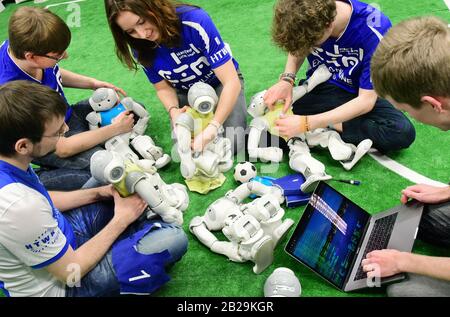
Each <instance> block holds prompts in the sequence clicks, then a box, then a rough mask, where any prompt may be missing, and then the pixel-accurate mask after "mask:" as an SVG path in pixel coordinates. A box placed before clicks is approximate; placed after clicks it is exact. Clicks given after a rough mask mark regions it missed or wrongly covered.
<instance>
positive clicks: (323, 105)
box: [293, 83, 416, 153]
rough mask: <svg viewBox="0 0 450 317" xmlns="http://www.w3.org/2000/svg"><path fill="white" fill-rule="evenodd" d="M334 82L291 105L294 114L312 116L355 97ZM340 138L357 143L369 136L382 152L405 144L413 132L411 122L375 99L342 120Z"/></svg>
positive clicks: (375, 146) (387, 103)
mask: <svg viewBox="0 0 450 317" xmlns="http://www.w3.org/2000/svg"><path fill="white" fill-rule="evenodd" d="M356 97H357V95H356V94H352V93H350V92H348V91H346V90H344V89H342V88H340V87H338V86H336V85H333V84H330V83H323V84H320V85H318V86H317V87H316V88H314V90H312V91H311V92H309V93H308V94H306V95H305V96H303V97H302V98H300V99H299V100H297V101H296V102H295V103H294V104H293V112H294V113H295V114H297V115H314V114H319V113H323V112H326V111H329V110H332V109H335V108H337V107H339V106H341V105H343V104H345V103H347V102H349V101H350V100H352V99H354V98H356ZM341 137H342V140H344V141H345V142H347V143H352V144H355V145H357V144H358V143H359V142H361V141H362V140H364V139H371V140H372V141H373V147H374V148H376V149H377V150H379V151H380V152H382V153H386V152H389V151H397V150H401V149H404V148H407V147H409V146H410V145H411V144H412V143H413V142H414V140H415V137H416V132H415V129H414V126H413V125H412V123H411V121H409V119H408V118H407V117H406V116H405V115H404V114H403V113H402V112H400V111H399V110H397V109H395V108H394V106H393V105H392V104H390V103H389V102H388V101H387V100H385V99H381V98H378V99H377V101H376V103H375V106H374V108H373V109H372V110H371V111H370V112H368V113H366V114H363V115H361V116H359V117H356V118H353V119H352V120H349V121H347V122H344V123H343V132H342V133H341Z"/></svg>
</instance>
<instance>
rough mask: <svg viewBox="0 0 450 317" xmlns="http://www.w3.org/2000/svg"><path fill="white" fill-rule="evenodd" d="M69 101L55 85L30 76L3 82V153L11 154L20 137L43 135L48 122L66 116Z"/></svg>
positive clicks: (0, 105)
mask: <svg viewBox="0 0 450 317" xmlns="http://www.w3.org/2000/svg"><path fill="white" fill-rule="evenodd" d="M66 110H67V105H66V103H65V101H64V100H63V98H62V97H61V96H60V95H59V94H58V93H57V92H56V91H55V90H53V89H51V88H49V87H47V86H45V85H40V84H37V83H34V82H31V81H28V80H16V81H10V82H8V83H6V84H4V85H1V86H0V154H1V155H3V156H7V157H11V156H13V155H14V154H15V153H16V152H15V149H14V146H15V144H16V142H17V141H18V140H19V139H22V138H27V139H30V140H31V142H33V143H38V142H40V141H41V139H42V135H43V134H44V131H45V124H46V123H48V122H49V121H51V120H52V119H54V118H55V117H64V115H65V113H66Z"/></svg>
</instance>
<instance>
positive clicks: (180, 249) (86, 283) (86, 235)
mask: <svg viewBox="0 0 450 317" xmlns="http://www.w3.org/2000/svg"><path fill="white" fill-rule="evenodd" d="M113 215H114V204H113V203H112V202H100V203H95V204H91V205H87V206H83V207H80V208H77V209H73V210H71V211H68V212H65V213H64V217H66V219H67V220H68V221H69V222H70V224H71V225H72V228H73V231H74V234H75V238H76V240H77V246H78V248H79V247H80V246H82V245H83V244H84V243H86V242H87V241H88V240H90V239H91V238H92V237H94V236H95V235H96V234H97V233H98V232H100V231H101V230H102V229H103V228H104V227H105V226H106V224H107V223H108V222H109V221H110V220H111V219H112V217H113ZM150 222H159V223H160V224H161V225H162V227H161V228H160V229H157V230H151V231H150V232H148V233H147V235H146V236H144V238H142V239H141V240H140V242H139V243H138V245H137V251H138V252H140V253H142V254H153V253H159V252H162V251H164V250H168V251H169V253H170V255H171V256H172V259H171V262H170V263H166V265H170V264H173V263H175V262H177V261H178V260H180V259H181V257H182V256H183V255H184V254H185V253H186V251H187V245H188V240H187V236H186V234H185V233H184V231H183V229H182V228H180V227H179V226H176V225H173V224H168V223H165V222H162V221H160V220H155V219H152V220H147V219H146V217H145V213H144V215H143V216H142V217H141V218H139V219H138V220H137V221H135V222H134V223H132V224H131V225H130V226H129V227H128V228H127V229H126V230H125V231H124V232H123V233H122V234H121V235H120V237H119V238H118V239H117V241H119V240H121V239H124V238H125V237H128V236H130V235H131V234H133V233H135V232H137V231H139V230H140V229H142V228H143V227H144V225H146V224H148V223H150ZM118 295H120V286H119V283H118V281H117V278H116V274H115V271H114V267H113V263H112V251H111V249H109V251H108V252H107V253H106V255H105V256H104V257H103V258H102V259H101V260H100V262H99V263H98V264H97V265H96V266H95V267H94V268H93V269H92V270H91V271H90V272H89V273H87V274H86V275H85V276H84V277H83V278H82V279H81V287H68V286H66V296H67V297H98V296H118Z"/></svg>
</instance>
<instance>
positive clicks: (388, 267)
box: [361, 249, 408, 278]
mask: <svg viewBox="0 0 450 317" xmlns="http://www.w3.org/2000/svg"><path fill="white" fill-rule="evenodd" d="M407 254H408V253H406V252H400V251H398V250H387V249H386V250H376V251H372V252H369V253H367V256H366V258H365V259H364V260H362V262H361V265H362V267H363V271H364V272H367V277H368V278H371V277H387V276H392V275H395V274H398V273H401V272H402V270H401V268H400V267H401V266H402V262H403V261H405V255H407Z"/></svg>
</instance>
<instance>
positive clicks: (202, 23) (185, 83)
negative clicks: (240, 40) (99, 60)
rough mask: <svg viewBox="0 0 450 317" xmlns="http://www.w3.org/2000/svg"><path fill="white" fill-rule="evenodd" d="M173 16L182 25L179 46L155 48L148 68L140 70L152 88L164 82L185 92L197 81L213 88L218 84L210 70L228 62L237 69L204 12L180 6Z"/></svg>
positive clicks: (217, 32)
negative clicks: (175, 15)
mask: <svg viewBox="0 0 450 317" xmlns="http://www.w3.org/2000/svg"><path fill="white" fill-rule="evenodd" d="M177 13H178V15H179V18H180V20H181V23H182V30H181V38H182V43H181V46H179V47H175V48H168V47H165V46H160V47H159V48H157V49H156V52H155V53H156V54H155V58H154V60H153V63H152V66H151V67H148V68H146V67H144V71H145V73H146V75H147V77H148V79H149V80H150V82H151V83H152V84H156V83H158V82H160V81H162V80H164V79H166V80H167V81H169V82H170V83H171V84H172V86H173V87H174V88H176V89H180V90H185V91H186V90H188V89H189V87H190V86H192V85H193V84H194V83H196V82H198V81H202V82H205V83H207V84H209V85H211V86H213V87H216V86H217V85H219V84H220V81H219V79H218V78H217V77H216V75H215V74H214V72H213V69H215V68H217V67H219V66H221V65H223V64H224V63H226V62H228V61H229V60H230V59H232V61H233V63H234V66H235V67H236V69H238V63H237V62H236V61H235V60H234V59H233V57H232V56H231V54H230V52H229V51H228V50H227V48H226V47H225V44H224V42H223V41H222V38H221V37H220V34H219V31H218V30H217V28H216V27H215V25H214V23H213V22H212V20H211V18H210V17H209V15H208V14H207V13H206V12H205V11H204V10H202V9H199V8H194V7H188V6H182V7H179V8H177Z"/></svg>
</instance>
